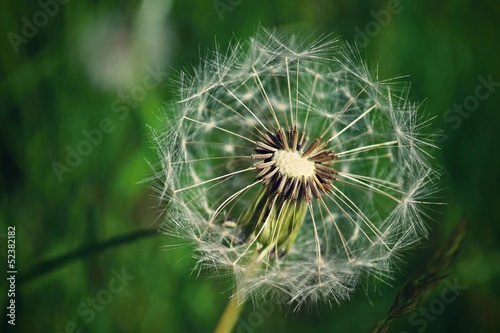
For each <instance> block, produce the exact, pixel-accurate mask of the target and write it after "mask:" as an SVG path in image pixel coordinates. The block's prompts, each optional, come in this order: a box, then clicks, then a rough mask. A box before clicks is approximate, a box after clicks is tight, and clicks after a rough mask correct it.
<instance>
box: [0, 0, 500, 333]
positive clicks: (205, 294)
mask: <svg viewBox="0 0 500 333" xmlns="http://www.w3.org/2000/svg"><path fill="white" fill-rule="evenodd" d="M59 1H60V2H56V1H55V0H42V1H40V2H37V3H35V2H31V3H30V4H28V2H7V1H3V2H2V10H1V14H0V17H1V27H2V32H1V55H0V59H1V65H2V66H1V72H0V80H1V81H0V98H1V104H0V105H1V106H0V108H1V109H0V110H1V113H0V123H1V132H0V138H1V140H0V144H1V146H0V165H1V171H2V178H1V179H0V188H1V197H0V247H1V249H2V250H1V254H0V260H1V262H2V264H1V265H0V267H2V273H1V274H2V281H3V282H2V283H1V284H0V292H1V294H2V296H1V300H2V309H3V310H2V328H0V330H1V331H2V332H4V331H5V332H7V331H10V330H12V328H13V327H11V326H10V325H8V324H7V319H8V317H7V316H6V312H5V307H6V306H7V303H6V300H7V297H6V295H7V284H5V283H4V282H5V281H6V280H5V276H4V274H5V273H4V272H6V270H7V268H5V269H4V267H6V265H5V264H6V262H7V255H6V253H7V238H6V237H7V235H6V234H7V226H15V227H16V251H17V253H16V266H17V270H18V274H17V281H16V282H17V289H16V326H15V329H16V330H17V331H18V332H54V333H55V332H58V333H59V332H211V331H212V330H213V328H214V327H215V325H216V323H217V321H218V318H219V316H220V314H221V313H222V311H223V308H224V306H225V304H226V302H227V299H228V297H229V295H230V293H229V292H228V289H229V287H230V282H229V281H223V280H214V279H210V277H209V274H208V273H206V272H203V273H202V274H201V276H200V277H196V274H192V271H191V269H192V267H193V260H192V259H191V258H190V251H191V250H190V249H189V248H187V247H181V248H173V249H166V248H165V246H169V245H171V244H172V243H174V240H173V239H172V238H171V237H168V236H165V235H158V234H156V232H155V230H156V227H157V226H158V223H159V220H158V216H159V213H160V211H161V207H158V206H157V202H156V200H155V193H154V192H153V191H152V190H151V189H149V188H148V184H145V183H141V181H142V180H144V179H145V178H147V177H149V176H150V175H151V169H150V166H149V164H148V161H154V160H155V152H154V151H153V150H152V149H151V147H152V145H153V144H152V142H151V140H150V130H149V126H151V127H154V128H158V127H159V126H161V118H162V111H160V109H161V107H162V105H163V103H164V102H166V101H168V100H169V99H170V98H172V93H171V92H172V90H173V89H175V83H174V82H171V81H169V79H170V78H174V77H175V75H176V72H177V71H178V70H181V69H183V68H185V67H186V66H187V67H189V66H192V65H195V64H196V63H197V59H198V57H199V55H200V54H205V52H206V49H207V48H210V47H212V45H213V43H214V39H215V37H216V38H217V41H218V43H220V44H221V45H222V46H225V45H227V44H228V42H229V40H230V39H231V38H233V37H237V38H239V39H242V40H245V39H247V38H248V37H249V36H251V35H252V34H253V33H254V32H255V31H256V28H257V27H258V26H259V25H262V26H265V27H274V26H276V27H284V26H287V27H291V28H292V29H297V30H306V31H307V30H311V29H312V30H314V31H317V32H318V33H330V32H334V33H335V34H337V35H340V36H342V37H343V39H344V40H347V41H353V40H355V41H356V42H358V43H360V44H362V45H361V46H362V53H363V55H364V56H365V57H366V58H367V59H368V63H369V64H370V66H372V67H376V66H378V68H379V72H380V77H381V78H390V77H394V76H400V75H408V78H407V80H410V81H411V82H412V88H413V90H412V94H411V98H412V99H414V100H417V101H424V103H423V106H422V108H421V109H422V111H425V112H426V113H427V114H429V115H431V116H434V117H435V120H434V121H433V124H432V127H433V130H436V131H443V133H444V134H445V137H443V140H441V141H442V142H441V147H442V149H441V150H440V151H439V152H438V156H437V162H438V163H440V164H442V165H443V168H444V171H445V175H444V177H443V179H442V183H441V184H440V186H441V187H442V188H443V189H444V190H443V191H442V192H441V195H442V199H441V200H442V201H444V202H446V203H448V204H447V205H446V206H438V207H435V208H434V210H433V211H432V212H431V213H430V214H431V216H432V218H434V219H435V220H436V221H432V220H429V226H430V227H431V236H430V239H429V241H427V242H424V243H423V244H422V246H421V247H420V248H419V249H416V250H415V251H413V252H411V253H410V254H409V255H408V256H407V264H406V265H404V266H402V267H401V272H400V274H399V275H398V277H397V279H396V280H395V281H394V283H393V284H394V288H392V287H387V286H380V287H379V288H378V289H376V290H375V291H373V290H371V291H370V292H369V298H367V297H366V296H365V294H364V292H363V291H360V292H359V293H358V294H356V295H355V297H354V299H353V300H352V302H349V303H346V304H344V305H343V306H341V307H337V306H334V307H333V308H331V309H330V308H329V307H328V306H326V305H320V306H311V307H310V308H303V309H301V310H300V311H299V312H295V313H294V312H291V311H288V310H287V309H279V308H278V307H277V306H274V305H273V304H272V303H268V304H266V306H265V307H260V308H257V309H256V310H254V309H253V308H252V306H251V305H247V307H246V308H245V310H244V312H243V314H242V316H241V320H240V322H239V326H237V328H236V332H306V331H307V332H367V331H368V330H369V328H370V327H371V326H372V325H373V324H374V323H375V322H376V321H377V320H378V319H379V318H381V317H382V316H384V314H385V313H386V312H387V310H388V308H389V307H390V305H391V303H392V300H393V299H394V296H395V295H396V293H397V290H398V289H397V287H400V286H401V285H402V283H403V282H404V281H405V279H406V278H407V277H408V276H410V275H411V273H412V272H413V271H415V269H416V268H417V267H418V266H419V265H421V264H422V262H423V261H425V260H426V258H428V257H429V256H430V254H432V253H433V251H435V249H436V248H437V247H438V246H439V245H440V244H442V243H443V242H444V240H445V239H446V237H447V235H448V234H449V233H450V231H451V229H452V228H453V227H454V225H455V224H456V223H457V222H458V220H459V219H460V217H461V216H463V215H464V214H465V215H466V216H467V218H468V221H469V223H470V227H469V230H468V235H467V238H466V240H465V243H464V245H463V247H462V250H461V253H460V254H459V256H458V258H457V261H456V262H455V263H454V264H453V266H452V269H451V271H450V273H451V275H450V276H449V277H448V278H447V282H448V283H452V284H453V283H458V284H459V285H463V286H466V289H465V290H461V291H460V292H459V293H458V295H457V297H456V298H454V299H453V301H449V302H448V301H445V299H443V296H442V293H443V290H445V288H447V287H446V286H447V285H446V283H443V284H441V285H439V286H438V287H437V288H436V289H435V290H434V291H433V292H432V293H431V294H430V295H429V296H428V297H427V298H426V299H425V300H424V302H423V303H422V305H421V306H420V308H419V309H418V310H417V312H416V314H415V315H413V317H411V316H406V317H403V318H400V319H399V320H397V321H396V322H395V323H394V324H393V326H392V327H391V329H390V332H424V331H425V332H445V331H447V332H494V331H498V327H500V316H499V312H498V311H499V310H498V309H500V297H499V295H500V283H499V280H500V232H499V231H500V223H499V222H500V201H499V199H500V196H499V195H498V191H499V190H498V189H499V186H500V182H499V176H500V157H499V153H498V152H499V149H498V145H499V144H500V140H499V139H498V137H497V135H498V134H499V131H500V110H499V108H498V106H499V105H500V103H499V102H500V83H499V82H500V65H499V61H498V60H499V55H500V42H499V37H498V36H499V35H500V28H499V27H500V26H499V25H498V19H499V15H500V4H499V2H498V1H493V0H492V1H481V0H478V1H465V0H456V1H440V2H436V1H430V0H423V1H411V0H401V1H395V0H394V1H361V0H356V1H352V0H341V1H327V0H312V1H298V0H293V1H291V0H288V1H268V0H252V1H250V0H215V1H214V0H207V1H201V0H199V1H180V0H176V1H168V0H163V1H161V0H158V1H157V0H144V1H129V2H120V1H116V0H109V1H100V3H99V2H98V1H87V2H77V1H69V0H68V1H66V0H64V1H63V0H59ZM487 81H490V83H489V84H488V83H485V82H487ZM85 141H86V142H90V144H89V143H87V144H86V143H85ZM75 150H76V151H77V152H78V151H80V152H82V155H80V154H79V155H78V156H75V154H74V153H72V151H73V152H74V151H75ZM85 155H86V156H85ZM63 165H64V166H63ZM151 230H152V231H151ZM68 254H69V256H68ZM57 258H59V259H60V260H59V261H55V262H54V261H51V260H53V259H57ZM61 258H62V259H61ZM117 276H118V277H117ZM92 299H96V303H95V304H93V305H92V303H91V302H92ZM89 302H90V303H89Z"/></svg>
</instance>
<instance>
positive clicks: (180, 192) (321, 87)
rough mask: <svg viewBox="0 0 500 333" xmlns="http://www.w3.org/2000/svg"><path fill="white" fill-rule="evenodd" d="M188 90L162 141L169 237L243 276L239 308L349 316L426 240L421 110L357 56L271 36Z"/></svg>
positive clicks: (188, 82)
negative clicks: (347, 305)
mask: <svg viewBox="0 0 500 333" xmlns="http://www.w3.org/2000/svg"><path fill="white" fill-rule="evenodd" d="M177 84H178V85H179V91H180V95H181V96H180V97H179V100H178V102H176V103H175V104H173V105H172V112H173V117H172V118H171V119H170V120H169V121H168V125H167V126H168V128H167V131H166V132H165V133H163V134H162V135H158V136H157V138H156V140H157V142H158V145H159V147H160V148H159V152H160V157H161V159H162V164H161V170H160V172H159V174H158V177H159V178H160V179H161V181H162V184H161V187H160V188H159V189H158V191H159V192H160V193H161V196H162V197H163V198H165V199H168V200H169V202H170V204H169V205H168V209H167V210H166V214H165V215H166V220H165V221H166V222H165V230H167V232H174V233H176V234H178V235H180V236H182V237H187V238H189V239H191V240H192V241H193V242H194V243H195V245H196V257H197V259H198V263H199V266H200V267H209V268H212V269H213V270H214V271H217V272H223V273H227V272H228V271H230V272H232V273H233V274H234V276H235V281H236V285H237V286H236V288H235V293H236V294H238V296H240V297H248V296H256V295H262V294H266V293H276V294H279V295H280V296H281V297H280V300H282V301H285V302H296V304H297V305H299V306H300V305H301V304H303V303H305V302H316V301H327V302H331V301H334V302H337V303H339V302H341V301H342V300H345V299H348V298H349V296H350V295H351V294H352V292H353V291H354V290H355V289H356V287H357V286H358V284H359V283H360V281H361V279H362V278H366V277H370V276H373V277H376V278H378V279H381V280H383V281H387V279H390V277H391V271H392V269H393V264H394V261H395V260H396V259H397V258H398V257H399V254H400V252H401V250H402V249H404V248H406V247H408V246H409V245H412V244H414V243H415V242H417V241H418V240H419V239H420V238H421V237H422V236H425V235H426V230H425V225H424V222H423V221H424V217H425V213H424V210H423V208H422V207H423V205H424V204H425V203H426V200H427V198H428V196H429V195H430V194H432V193H433V192H432V191H433V190H432V188H433V181H434V178H435V173H434V172H433V171H432V170H431V168H430V166H429V164H428V163H427V160H428V152H427V148H428V147H429V146H431V144H430V143H429V140H428V139H427V138H426V137H425V136H424V135H423V134H422V133H421V129H422V126H423V125H422V123H421V122H420V120H419V117H418V116H417V106H416V105H414V104H411V103H409V102H408V101H407V92H406V90H405V89H402V90H401V91H400V92H399V93H398V92H397V91H396V92H395V91H394V90H395V89H394V88H393V87H394V84H391V83H390V82H380V81H378V79H377V78H376V77H374V76H372V75H371V74H370V72H369V71H368V69H367V67H366V65H365V64H364V63H363V62H362V61H361V59H360V57H359V55H357V53H356V52H355V51H353V49H352V48H350V47H349V46H339V45H338V43H337V41H335V40H333V41H329V40H327V39H326V38H323V39H319V40H315V41H312V42H307V41H305V42H304V41H302V42H301V41H299V39H298V38H297V37H296V36H287V35H284V34H280V33H278V32H275V31H267V30H264V29H261V30H260V31H259V32H258V33H257V35H256V37H255V38H254V39H251V40H250V41H249V42H248V43H245V44H241V43H235V44H234V45H232V46H231V47H230V48H229V49H228V51H227V52H225V53H222V52H221V51H220V50H219V49H218V48H217V49H216V50H215V51H214V52H213V54H212V55H211V56H209V57H207V59H205V60H204V61H203V63H202V64H201V65H200V66H199V67H198V68H197V69H196V70H194V72H193V73H191V74H186V73H181V76H180V79H179V82H177ZM283 295H284V296H286V297H282V296H283Z"/></svg>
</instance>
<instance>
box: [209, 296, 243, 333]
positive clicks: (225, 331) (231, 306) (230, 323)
mask: <svg viewBox="0 0 500 333" xmlns="http://www.w3.org/2000/svg"><path fill="white" fill-rule="evenodd" d="M244 307H245V302H244V301H243V302H242V303H240V302H239V297H238V296H234V297H231V299H230V300H229V302H228V303H227V306H226V309H225V310H224V312H223V313H222V316H221V318H220V320H219V323H218V324H217V327H216V328H215V331H214V333H230V332H232V331H233V329H234V327H235V326H236V323H237V322H238V318H239V317H240V315H241V311H243V308H244Z"/></svg>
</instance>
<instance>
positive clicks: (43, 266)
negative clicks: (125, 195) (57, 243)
mask: <svg viewBox="0 0 500 333" xmlns="http://www.w3.org/2000/svg"><path fill="white" fill-rule="evenodd" d="M156 235H158V231H156V230H152V229H151V230H138V231H134V232H131V233H129V234H126V235H122V236H117V237H114V238H111V239H108V240H106V241H103V242H102V243H96V244H90V245H87V246H84V247H81V248H79V249H77V250H75V251H72V252H69V253H66V254H63V255H62V256H60V257H56V258H53V259H48V260H45V261H42V262H40V263H38V264H37V265H35V266H34V267H32V268H29V269H27V270H26V272H25V273H24V274H22V275H20V277H19V284H23V283H26V282H28V281H30V280H33V279H35V278H37V277H39V276H42V275H44V274H47V273H49V272H51V271H53V270H56V269H58V268H61V267H62V266H64V265H66V264H68V263H70V262H72V261H74V260H77V259H81V258H82V257H86V256H89V255H92V254H95V253H97V252H100V251H104V250H107V249H109V248H113V247H117V246H120V245H123V244H127V243H131V242H134V241H136V240H139V239H143V238H147V237H152V236H156Z"/></svg>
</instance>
